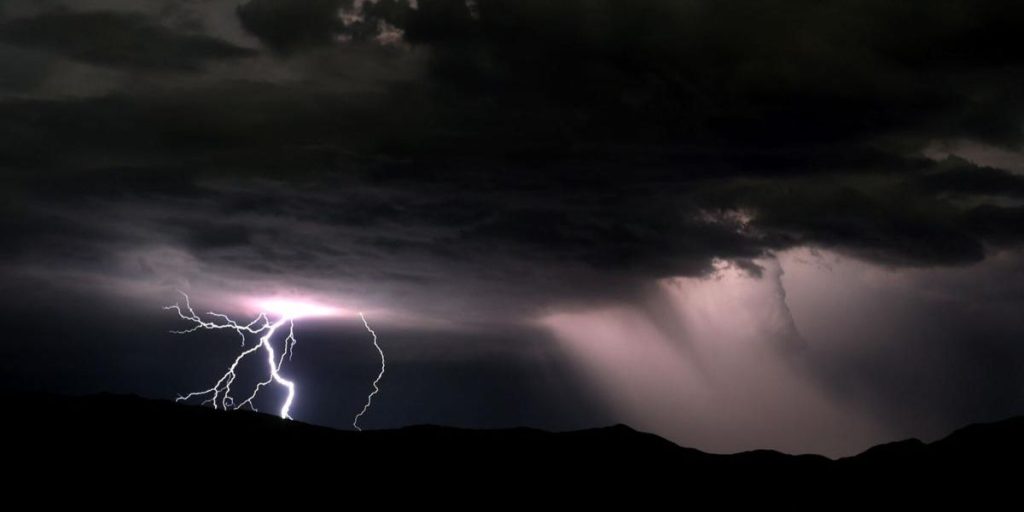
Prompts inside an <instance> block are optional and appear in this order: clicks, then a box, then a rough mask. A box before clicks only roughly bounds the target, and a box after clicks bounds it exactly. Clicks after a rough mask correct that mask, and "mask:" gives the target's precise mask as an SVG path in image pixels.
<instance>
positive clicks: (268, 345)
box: [164, 290, 387, 431]
mask: <svg viewBox="0 0 1024 512" xmlns="http://www.w3.org/2000/svg"><path fill="white" fill-rule="evenodd" d="M178 293H180V294H181V295H182V297H184V299H185V302H184V305H182V304H181V303H180V302H178V303H176V304H174V305H172V306H165V307H164V309H165V310H172V311H175V312H177V313H178V317H180V318H181V319H182V320H186V321H188V322H191V323H192V324H193V325H192V327H190V328H188V329H182V330H176V331H171V332H172V333H174V334H191V333H194V332H197V331H201V330H211V331H212V330H231V331H235V332H236V333H237V334H238V335H239V337H240V338H241V340H242V349H243V350H242V351H241V352H240V353H239V354H238V356H236V357H235V359H234V361H232V362H231V365H230V366H228V369H227V371H225V372H224V374H223V375H221V377H220V379H218V380H217V381H216V382H215V383H214V384H213V386H211V387H209V388H207V389H203V390H200V391H193V392H191V393H188V394H186V395H178V397H177V398H176V399H175V401H177V402H183V401H188V400H191V399H193V398H204V400H203V401H202V405H206V404H211V405H212V406H213V408H214V409H224V410H229V409H230V410H237V409H241V408H242V407H245V406H248V407H249V408H250V409H252V410H254V411H255V410H256V406H255V404H254V403H253V401H254V400H256V397H257V396H259V393H260V391H261V390H263V388H265V387H267V386H269V385H271V384H277V385H279V386H281V387H283V388H285V389H286V390H287V391H288V396H287V397H286V398H285V401H284V403H283V404H282V405H281V410H280V412H279V414H280V416H281V418H283V419H289V420H290V419H292V417H291V416H290V415H289V411H290V410H291V406H292V402H293V401H294V400H295V383H294V382H292V381H290V380H288V379H286V378H284V377H282V376H281V367H282V366H283V365H284V360H285V358H286V357H287V358H288V360H289V361H290V360H291V357H292V354H293V353H294V351H295V343H296V341H297V340H296V338H295V315H299V316H302V314H303V313H302V312H301V311H300V310H299V309H298V308H295V307H283V308H275V309H279V310H282V311H288V312H289V314H282V315H281V316H280V318H278V320H277V321H275V322H272V321H271V320H270V317H269V316H268V315H267V313H260V314H259V315H257V316H256V318H255V319H253V321H251V322H249V323H247V324H240V323H238V322H236V321H234V320H232V319H231V318H230V317H228V316H227V315H224V314H222V313H214V312H212V311H209V312H207V313H206V315H207V317H210V318H212V320H210V319H204V318H203V317H201V316H200V315H199V314H197V313H196V312H195V310H194V309H193V308H192V303H191V302H190V300H189V297H188V294H186V293H185V292H183V291H180V290H179V291H178ZM359 318H360V319H361V320H362V321H363V326H364V327H366V330H367V332H369V333H370V336H372V337H373V346H374V348H376V349H377V353H378V354H380V373H378V374H377V378H376V379H374V380H373V391H371V392H370V394H369V395H368V396H367V397H366V405H364V406H363V409H362V410H361V411H359V414H357V415H356V416H355V419H353V420H352V426H353V427H355V429H356V430H359V431H362V430H363V429H362V428H360V427H359V418H361V417H362V416H363V415H364V414H366V413H367V411H369V410H370V406H371V405H372V404H373V397H374V396H375V395H376V394H377V393H379V392H380V387H379V386H378V384H380V381H381V379H382V378H383V377H384V370H385V368H386V365H387V361H386V360H385V358H384V350H383V349H381V347H380V344H379V343H378V340H377V333H376V332H374V330H373V329H372V328H371V327H370V324H369V322H367V321H366V315H364V314H363V313H359ZM285 324H287V325H288V335H287V336H286V337H285V339H284V347H283V348H282V350H281V354H280V355H278V354H277V352H276V351H275V350H274V346H273V344H272V341H273V338H274V335H275V334H276V333H277V331H278V330H279V329H281V328H282V327H283V326H284V325H285ZM246 335H253V336H259V342H258V343H256V344H255V345H253V346H251V347H246V341H247V338H246ZM260 351H262V352H263V353H265V354H266V358H267V377H266V379H264V380H262V381H260V382H258V383H257V384H256V386H255V388H254V389H253V390H252V393H250V394H249V396H248V397H246V398H245V399H244V400H242V401H236V399H235V397H234V395H232V392H233V390H232V389H231V386H232V385H233V384H234V383H235V379H236V378H238V373H237V371H238V365H239V364H241V362H242V361H243V360H245V358H246V357H248V356H250V355H253V354H255V353H257V352H260Z"/></svg>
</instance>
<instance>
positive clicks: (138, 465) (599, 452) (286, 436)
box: [2, 394, 1024, 509]
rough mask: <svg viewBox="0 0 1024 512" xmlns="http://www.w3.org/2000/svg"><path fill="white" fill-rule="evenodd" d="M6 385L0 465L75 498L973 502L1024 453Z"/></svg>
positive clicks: (982, 428)
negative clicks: (396, 425) (746, 438)
mask: <svg viewBox="0 0 1024 512" xmlns="http://www.w3.org/2000/svg"><path fill="white" fill-rule="evenodd" d="M2 399H3V400H4V401H3V403H4V404H5V407H6V411H7V413H8V414H7V415H6V417H5V419H4V420H3V427H2V428H3V432H2V433H3V439H4V444H5V455H6V456H5V459H6V461H5V466H6V467H7V468H8V470H11V469H14V470H15V471H14V472H13V475H12V477H9V478H8V479H7V480H8V481H7V483H8V484H9V485H12V488H15V489H17V488H18V487H19V486H20V487H21V488H22V489H25V488H29V487H30V486H39V485H44V484H45V485H46V486H52V487H51V491H50V492H51V493H57V494H56V497H57V498H65V499H68V500H70V499H74V497H75V496H81V493H82V492H85V493H95V492H98V490H100V489H109V488H110V486H111V485H116V486H117V487H118V488H120V489H133V490H135V491H139V490H140V489H147V490H148V491H149V492H161V493H170V494H171V495H174V496H176V497H178V498H181V496H179V495H178V494H177V493H180V492H186V493H195V492H207V491H211V492H214V493H216V494H218V495H220V493H228V494H227V495H230V496H234V497H235V498H236V499H238V500H240V502H244V501H249V502H254V503H260V501H259V500H260V499H264V498H265V499H271V498H272V497H273V496H276V497H278V498H283V497H288V496H292V497H295V498H296V499H299V498H300V497H301V498H302V499H317V500H318V499H321V498H326V497H331V496H335V497H341V495H342V494H348V493H352V494H354V495H356V496H359V499H360V500H363V499H366V500H379V501H380V502H381V503H386V504H388V505H389V506H401V505H412V504H425V503H432V504H452V505H454V504H456V503H459V504H461V505H470V506H472V507H474V508H476V507H477V506H478V507H479V508H484V509H487V508H491V507H494V506H499V505H502V504H504V505H510V504H512V503H519V504H523V503H543V504H547V505H553V504H556V503H561V504H577V505H579V504H584V503H587V504H601V505H607V506H611V505H612V504H616V503H617V504H622V506H625V507H627V508H633V509H635V508H636V507H643V508H648V507H651V506H654V505H655V504H660V503H683V504H687V505H701V506H704V505H708V504H719V505H731V504H761V505H786V506H797V507H800V508H805V507H817V506H823V507H828V506H831V505H840V504H846V505H849V504H862V505H870V504H881V503H888V504H892V503H895V502H893V501H892V500H900V502H902V503H915V504H922V503H936V504H942V503H943V501H944V500H945V499H947V497H956V498H961V499H962V498H964V497H968V498H970V499H971V500H972V502H971V503H972V504H974V505H975V506H978V505H981V504H983V503H984V502H985V501H984V500H986V499H993V497H995V496H999V495H1001V494H1002V493H1005V495H1006V496H1010V495H1013V494H1014V493H1015V492H1016V488H1017V485H1018V484H1016V483H1014V482H1015V479H1017V478H1018V477H1017V473H1018V471H1019V468H1020V467H1021V466H1020V465H1021V462H1022V461H1024V442H1022V440H1024V417H1017V418H1012V419H1008V420H1004V421H1000V422H996V423H989V424H979V425H971V426H968V427H965V428H962V429H960V430H957V431H956V432H954V433H953V434H951V435H949V436H948V437H946V438H944V439H941V440H939V441H936V442H933V443H923V442H921V441H918V440H907V441H899V442H895V443H888V444H883V445H879V446H876V447H873V448H871V449H869V450H867V451H865V452H863V453H861V454H859V455H856V456H853V457H847V458H842V459H835V460H834V459H829V458H827V457H823V456H819V455H787V454H783V453H779V452H775V451H769V450H758V451H752V452H744V453H737V454H731V455H718V454H709V453H705V452H702V451H700V450H696V449H692V448H685V447H680V446H678V445H676V444H673V443H671V442H669V441H667V440H665V439H662V438H660V437H658V436H656V435H653V434H647V433H642V432H638V431H636V430H633V429H631V428H629V427H627V426H624V425H616V426H611V427H605V428H595V429H589V430H581V431H574V432H545V431H540V430H534V429H528V428H514V429H502V430H473V429H461V428H451V427H438V426H413V427H406V428H401V429H395V430H379V431H365V432H354V431H339V430H333V429H330V428H325V427H318V426H313V425H308V424H304V423H301V422H297V421H284V420H280V419H278V418H276V417H273V416H270V415H266V414H260V413H254V412H245V411H232V412H224V411H217V410H213V409H210V408H206V407H195V406H187V405H182V404H176V403H173V402H169V401H161V400H149V399H143V398H139V397H135V396H122V395H109V394H102V395H93V396H84V397H66V396H57V395H43V394H18V395H7V396H4V397H2ZM73 489H77V493H76V492H72V490H73ZM203 489H206V491H203ZM64 492H67V493H70V494H68V495H67V496H64V495H63V494H62V493H64ZM189 495H191V494H189ZM222 497H223V496H222ZM1000 499H1003V498H1000ZM477 500H479V501H477ZM537 500H542V501H537ZM665 500H674V501H665Z"/></svg>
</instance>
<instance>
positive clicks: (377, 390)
mask: <svg viewBox="0 0 1024 512" xmlns="http://www.w3.org/2000/svg"><path fill="white" fill-rule="evenodd" d="M359 318H360V319H362V320H363V326H364V327H366V330H367V331H369V332H370V336H373V347H374V348H376V349H377V353H378V354H380V373H378V374H377V378H376V379H374V380H373V391H371V392H370V394H369V395H367V397H366V405H364V406H363V410H361V411H359V414H356V417H355V418H354V419H353V420H352V426H353V427H355V429H356V430H358V431H360V432H361V431H362V430H363V429H362V428H360V427H359V418H361V417H362V416H363V415H364V414H366V411H368V410H370V405H372V404H373V396H374V395H376V394H377V393H380V388H379V387H377V384H378V383H380V379H381V378H383V377H384V370H385V368H386V367H387V361H386V360H385V359H384V351H383V350H382V349H381V348H380V344H378V343H377V333H375V332H373V329H371V328H370V324H369V323H367V322H366V316H365V315H363V314H362V313H359Z"/></svg>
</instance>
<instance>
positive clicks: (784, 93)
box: [0, 0, 1024, 446]
mask: <svg viewBox="0 0 1024 512" xmlns="http://www.w3.org/2000/svg"><path fill="white" fill-rule="evenodd" d="M1021 22H1024V7H1022V6H1021V5H1019V3H1018V2H1011V1H1009V0H1005V1H1004V0H997V1H993V2H984V3H978V2H971V1H968V0H939V1H933V2H927V3H924V2H902V3H899V4H896V3H893V2H891V1H883V0H877V1H876V0H870V1H846V0H828V1H811V0H797V1H792V0H787V1H783V0H778V1H775V0H772V1H753V0H729V1H712V0H686V1H678V0H631V1H625V0H598V1H594V0H565V1H557V2H551V1H541V0H479V1H476V2H465V1H464V0H419V1H418V2H412V3H410V2H405V1H401V0H378V1H348V0H292V1H284V0H281V1H279V0H249V1H246V2H243V3H240V4H239V3H237V2H229V1H219V0H211V1H208V2H194V1H184V0H181V1H174V0H153V1H147V2H119V1H114V0H95V1H90V2H81V3H72V2H60V1H52V2H27V1H19V0H8V1H6V2H2V3H0V56H2V57H3V58H5V59H6V58H7V56H10V58H11V60H10V62H11V63H12V66H11V67H10V68H9V71H6V70H5V72H6V73H9V74H10V76H9V77H0V168H2V172H3V173H4V176H5V187H4V191H2V192H0V199H2V205H0V211H2V213H3V214H4V216H3V220H2V221H0V227H2V228H3V230H4V232H5V238H6V240H7V241H8V243H7V244H6V245H5V246H4V247H3V248H2V249H0V258H2V262H3V268H4V269H5V270H4V272H5V274H6V275H8V276H17V280H16V281H17V282H18V283H21V284H19V285H18V286H23V285H24V283H23V281H22V280H23V279H37V280H40V281H43V282H47V283H49V284H50V285H54V286H58V287H69V288H82V287H84V288H92V287H97V286H99V287H101V288H103V289H106V290H109V291H110V292H111V293H113V294H116V293H128V294H134V293H143V294H145V296H146V297H148V300H152V298H153V297H154V296H155V294H157V293H166V292H167V291H168V290H173V288H174V287H193V286H195V287H197V288H201V287H203V286H205V287H206V289H207V290H209V291H210V292H211V293H212V292H213V291H215V290H217V291H224V290H231V291H235V292H238V293H273V292H275V291H278V289H279V288H281V287H282V286H285V283H286V286H287V287H288V288H289V289H290V290H299V291H302V292H305V293H314V294H321V295H327V296H336V297H343V298H345V299H346V300H350V301H352V302H353V303H355V304H358V305H359V306H360V307H368V308H378V309H380V310H382V311H385V310H386V311H387V312H389V313H390V314H393V315H394V316H395V318H400V317H401V318H416V319H417V320H416V321H417V322H420V323H424V322H426V320H424V319H437V318H442V319H445V322H450V323H451V324H458V325H461V326H462V327H464V328H472V329H476V328H479V326H481V325H506V324H516V325H519V324H522V323H524V322H533V321H535V320H536V318H538V317H543V318H549V316H547V315H550V314H553V313H560V314H569V313H570V312H576V313H578V312H580V311H590V310H594V309H593V308H598V310H600V308H607V307H620V306H622V305H623V304H626V305H636V304H637V303H644V302H645V301H648V302H646V303H647V304H648V305H649V300H650V297H651V296H652V294H653V295H655V296H656V295H657V294H658V293H659V290H660V288H661V287H662V286H663V283H664V282H665V280H671V279H680V278H682V279H691V278H692V279H714V278H715V276H716V275H717V274H718V273H719V272H720V271H721V270H722V268H723V265H731V266H732V267H733V268H739V269H741V270H742V272H743V273H744V274H745V275H747V276H748V277H749V278H751V279H758V278H763V277H764V276H765V275H768V276H771V275H773V274H772V271H771V269H769V272H768V273H767V274H765V268H764V267H763V265H764V264H765V263H764V262H766V261H769V262H770V261H774V258H775V257H776V255H778V254H783V253H786V251H799V250H822V251H827V252H828V253H829V254H835V255H838V257H842V258H851V260H853V261H858V262H864V263H865V264H869V265H873V266H877V267H878V268H882V269H885V270H886V271H894V272H918V271H924V270H929V269H947V270H949V271H954V270H956V269H963V268H974V266H978V265H985V264H987V263H986V262H988V261H989V260H990V259H991V258H992V257H995V256H999V255H1005V254H1017V253H1016V252H1014V251H1018V250H1019V248H1020V244H1021V242H1022V241H1024V230H1022V229H1021V226H1024V202H1022V199H1024V175H1022V174H1021V167H1019V166H1018V167H1014V166H1012V165H1008V164H1006V163H1007V162H1009V163H1013V162H1024V156H1022V153H1021V149H1022V146H1024V139H1022V137H1024V95H1022V93H1021V88H1020V86H1019V84H1020V83H1021V81H1022V79H1024V49H1022V48H1024V47H1022V46H1021V45H1020V44H1019V35H1018V34H1017V32H1018V27H1019V26H1020V24H1021ZM936 148H945V149H941V150H940V149H936ZM965 148H966V149H965ZM1004 257H1005V256H1004ZM979 268H980V267H979ZM986 268H987V267H986ZM26 276H28V277H26ZM1012 279H1018V281H1015V282H1019V276H1015V277H1012ZM12 282H15V280H14V278H13V277H12ZM203 283H205V284H203ZM140 290H145V291H144V292H143V291H140ZM1013 300H1018V299H1013ZM631 307H632V306H631ZM580 314H582V313H580ZM560 318H564V317H560ZM573 318H576V317H573ZM894 343H895V342H894ZM922 350H923V349H922ZM822 365H824V363H822ZM824 366H828V367H829V368H835V367H836V366H834V365H831V363H830V364H829V365H824ZM972 368H975V369H976V367H972ZM823 371H824V370H823ZM836 371H839V370H836ZM847 371H855V370H848V369H847V367H845V366H844V367H843V368H842V372H847ZM936 371H938V370H936ZM815 372H817V370H814V371H810V370H809V371H808V374H807V375H812V376H815V377H807V376H806V375H804V374H801V375H802V376H801V377H799V379H796V380H801V379H804V378H805V377H806V378H808V379H812V378H818V376H820V375H819V374H818V373H815ZM822 379H823V381H826V382H828V384H827V385H828V386H829V387H831V388H834V387H836V386H837V385H836V384H835V381H834V380H832V379H831V378H824V377H823V378H822ZM801 381H802V380H801ZM823 385H824V384H823ZM1007 403H1008V402H1007ZM886 407H888V406H886ZM934 407H935V408H941V407H942V406H941V404H935V405H934ZM843 414H845V413H843ZM840 416H841V415H840ZM840 416H837V417H840ZM865 432H866V431H865ZM865 435H866V434H865ZM723 446H724V445H723Z"/></svg>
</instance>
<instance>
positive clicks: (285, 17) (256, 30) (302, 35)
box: [238, 0, 352, 50]
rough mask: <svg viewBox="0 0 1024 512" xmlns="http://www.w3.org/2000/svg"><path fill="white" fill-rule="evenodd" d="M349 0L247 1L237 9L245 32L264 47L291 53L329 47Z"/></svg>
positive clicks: (340, 24) (337, 30) (339, 27)
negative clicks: (297, 49)
mask: <svg viewBox="0 0 1024 512" xmlns="http://www.w3.org/2000/svg"><path fill="white" fill-rule="evenodd" d="M351 4H352V2H351V0H250V1H248V2H246V3H244V4H242V5H240V6H239V7H238V17H239V19H241V21H242V25H243V26H244V27H245V28H246V30H248V31H250V32H252V33H253V34H254V35H255V36H256V37H259V38H260V40H261V41H263V42H264V43H266V44H267V45H269V46H271V47H273V48H277V49H281V50H290V49H295V48H300V47H307V46H322V45H328V44H331V43H333V42H335V41H336V38H337V37H338V36H339V35H341V33H342V30H343V29H344V24H343V23H342V21H341V18H340V17H339V13H340V11H341V9H342V7H348V6H351Z"/></svg>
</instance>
